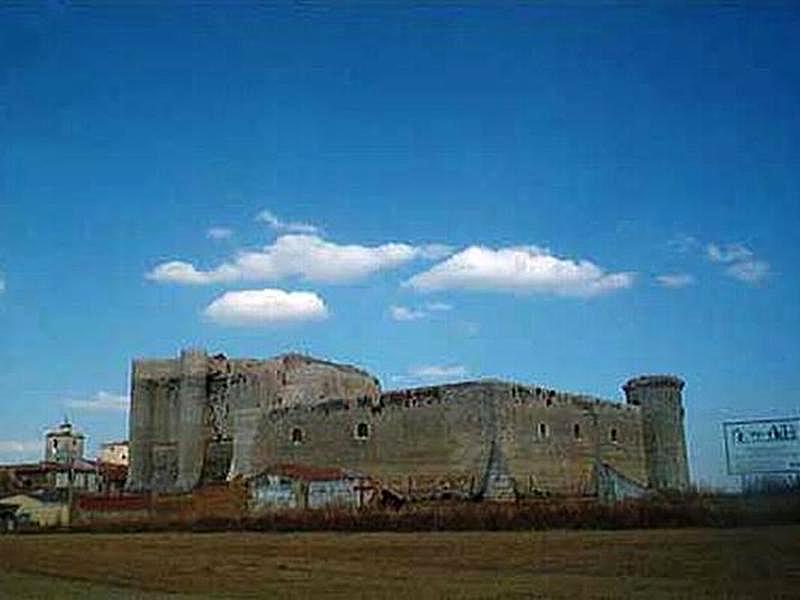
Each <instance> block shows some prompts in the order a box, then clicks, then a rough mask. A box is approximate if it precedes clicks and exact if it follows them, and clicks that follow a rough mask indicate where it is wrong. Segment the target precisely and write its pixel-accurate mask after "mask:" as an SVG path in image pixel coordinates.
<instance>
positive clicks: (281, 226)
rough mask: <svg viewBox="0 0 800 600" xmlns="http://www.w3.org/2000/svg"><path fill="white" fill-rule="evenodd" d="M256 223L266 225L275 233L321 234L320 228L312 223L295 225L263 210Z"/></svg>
mask: <svg viewBox="0 0 800 600" xmlns="http://www.w3.org/2000/svg"><path fill="white" fill-rule="evenodd" d="M256 221H262V222H264V223H266V224H267V225H269V226H270V227H271V228H272V229H274V230H275V231H286V232H287V233H307V234H314V233H319V228H318V227H317V226H316V225H311V224H310V223H293V222H289V223H286V222H285V221H282V220H281V219H279V218H278V217H277V216H276V215H275V214H274V213H272V212H270V211H268V210H262V211H261V212H260V213H258V216H257V217H256Z"/></svg>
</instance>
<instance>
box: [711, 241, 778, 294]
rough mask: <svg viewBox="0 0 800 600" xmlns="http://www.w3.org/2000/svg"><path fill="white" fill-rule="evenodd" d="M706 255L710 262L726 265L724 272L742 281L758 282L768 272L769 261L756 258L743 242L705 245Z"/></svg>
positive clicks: (767, 274) (766, 275)
mask: <svg viewBox="0 0 800 600" xmlns="http://www.w3.org/2000/svg"><path fill="white" fill-rule="evenodd" d="M706 256H707V258H708V260H710V261H711V262H714V263H719V264H723V265H726V267H725V273H726V274H727V275H728V276H729V277H733V278H734V279H738V280H739V281H743V282H744V283H749V284H757V283H760V282H761V281H763V280H764V279H766V278H767V277H768V276H769V273H770V265H769V263H768V262H767V261H765V260H760V259H758V258H756V257H755V253H754V252H753V251H752V250H751V249H750V248H748V247H747V246H745V245H744V244H725V245H719V244H714V243H711V244H708V245H707V246H706Z"/></svg>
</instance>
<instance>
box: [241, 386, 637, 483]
mask: <svg viewBox="0 0 800 600" xmlns="http://www.w3.org/2000/svg"><path fill="white" fill-rule="evenodd" d="M640 416H641V415H640V411H639V409H638V407H635V406H626V405H624V404H615V403H607V402H600V401H596V400H593V399H586V398H584V397H579V396H573V395H567V394H557V393H555V392H551V391H549V390H542V389H541V388H539V389H538V391H537V388H530V387H526V386H519V385H514V384H506V383H499V382H474V383H466V384H458V385H448V386H441V387H433V388H420V389H417V390H406V391H400V392H389V393H386V394H384V395H383V396H382V397H381V399H380V401H379V402H377V403H367V402H361V403H357V404H355V405H353V404H351V403H347V402H343V401H339V402H336V401H333V402H329V403H326V404H321V405H318V406H315V407H312V408H301V407H297V408H294V409H287V410H273V411H271V412H269V413H266V414H264V415H263V416H262V417H261V421H260V424H259V426H258V433H257V442H256V444H255V447H254V451H253V452H254V455H253V459H252V468H253V469H254V470H255V471H259V470H261V469H264V468H266V467H267V466H268V465H270V464H278V463H301V464H311V465H324V466H339V467H343V468H348V469H352V470H355V471H360V472H363V473H365V474H368V475H370V476H371V477H374V478H377V479H379V480H380V481H381V482H382V483H383V484H384V485H388V486H390V487H393V488H395V489H396V490H397V491H400V492H405V493H409V492H410V493H412V494H417V495H426V494H433V493H436V492H442V491H453V492H458V493H459V494H464V495H475V494H477V493H479V492H480V491H481V489H482V486H483V485H484V483H485V478H486V475H487V466H488V461H489V456H490V453H491V452H492V446H493V444H494V446H495V450H494V451H495V452H496V453H499V457H498V458H499V460H500V461H501V464H503V468H504V469H506V471H507V475H508V476H510V477H511V479H512V480H513V481H514V483H515V486H516V490H515V491H516V492H517V493H518V494H520V495H536V494H541V493H554V494H565V495H583V494H591V493H594V491H595V490H594V480H593V472H594V466H595V464H596V462H605V463H607V464H610V465H612V466H613V467H614V468H617V469H619V470H620V471H621V472H624V473H626V475H627V476H628V477H630V478H631V479H633V480H635V481H640V482H644V481H645V467H644V455H643V450H642V438H641V419H640ZM359 424H364V425H366V427H367V431H368V437H366V439H359V436H358V433H359V431H358V427H359ZM576 425H577V427H578V428H577V429H576V428H575V427H576ZM612 431H613V439H612Z"/></svg>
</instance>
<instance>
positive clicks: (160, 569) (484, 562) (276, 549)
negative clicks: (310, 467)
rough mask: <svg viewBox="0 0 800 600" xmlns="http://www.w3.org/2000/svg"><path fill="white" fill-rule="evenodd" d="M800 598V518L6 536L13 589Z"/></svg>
mask: <svg viewBox="0 0 800 600" xmlns="http://www.w3.org/2000/svg"><path fill="white" fill-rule="evenodd" d="M311 596H313V597H320V596H323V597H344V596H347V597H349V598H353V597H357V598H375V597H402V598H408V597H415V598H419V597H450V598H493V597H508V598H530V597H533V598H759V599H766V598H794V597H798V598H800V526H784V527H764V528H747V529H673V530H659V529H652V530H629V531H537V532H475V533H454V532H440V533H362V534H346V533H299V534H276V533H269V534H266V533H253V532H251V533H241V532H239V533H234V532H231V533H207V534H206V533H164V534H161V533H150V534H61V535H29V536H5V537H2V538H0V597H3V598H59V599H61V598H147V599H150V598H161V597H170V598H176V597H177V598H181V597H191V598H199V597H217V598H237V597H281V598H284V597H311Z"/></svg>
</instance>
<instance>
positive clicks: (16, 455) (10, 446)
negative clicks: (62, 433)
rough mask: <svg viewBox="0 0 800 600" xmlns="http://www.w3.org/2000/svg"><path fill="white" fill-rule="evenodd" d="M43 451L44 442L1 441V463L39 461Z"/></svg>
mask: <svg viewBox="0 0 800 600" xmlns="http://www.w3.org/2000/svg"><path fill="white" fill-rule="evenodd" d="M43 451H44V442H43V441H39V440H0V463H6V462H34V461H39V460H41V458H42V454H41V453H42V452H43Z"/></svg>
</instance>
